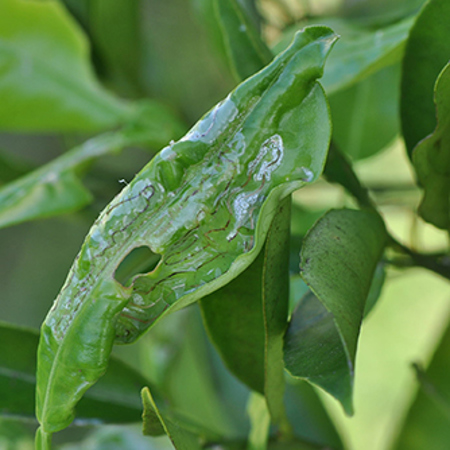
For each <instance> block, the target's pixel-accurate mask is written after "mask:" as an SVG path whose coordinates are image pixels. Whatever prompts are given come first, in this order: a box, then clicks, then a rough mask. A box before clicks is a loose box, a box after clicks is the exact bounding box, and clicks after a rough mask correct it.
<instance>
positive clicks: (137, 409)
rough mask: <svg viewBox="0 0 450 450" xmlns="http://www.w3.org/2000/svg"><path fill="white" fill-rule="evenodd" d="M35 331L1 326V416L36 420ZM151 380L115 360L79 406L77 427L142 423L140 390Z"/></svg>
mask: <svg viewBox="0 0 450 450" xmlns="http://www.w3.org/2000/svg"><path fill="white" fill-rule="evenodd" d="M38 342H39V335H38V333H37V332H36V331H35V330H31V329H27V328H22V327H17V326H13V325H11V324H7V323H2V324H0V416H7V417H16V418H19V419H27V420H35V419H34V409H35V388H36V350H37V347H38ZM146 384H148V381H147V380H146V379H145V378H143V377H142V376H141V375H140V374H138V373H137V372H135V371H134V370H132V369H131V368H129V367H128V366H126V365H125V364H124V363H122V362H121V361H120V360H118V359H115V358H112V359H111V362H110V366H109V370H108V371H107V373H106V374H105V376H104V377H102V378H101V380H100V382H99V383H98V384H97V385H96V386H94V387H93V388H92V389H90V390H89V391H88V392H87V393H86V396H85V398H83V400H82V401H81V402H80V403H79V404H78V407H77V411H76V419H75V424H78V425H83V424H84V425H89V424H95V423H108V422H109V423H127V422H138V421H139V419H140V414H141V404H140V400H139V390H140V389H141V388H142V386H145V385H146Z"/></svg>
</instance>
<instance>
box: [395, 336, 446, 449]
mask: <svg viewBox="0 0 450 450" xmlns="http://www.w3.org/2000/svg"><path fill="white" fill-rule="evenodd" d="M449 364H450V327H448V328H447V330H446V331H445V334H444V336H443V338H442V340H441V342H440V344H439V346H438V348H437V350H436V353H435V354H434V356H433V359H432V361H431V364H430V366H429V367H428V369H427V371H426V372H423V370H422V369H420V367H419V366H417V365H416V366H415V367H416V373H417V375H418V381H419V384H420V389H419V392H418V394H417V397H416V399H415V401H414V403H413V404H412V406H411V409H410V410H409V412H408V415H407V417H406V421H405V424H404V426H403V429H402V430H401V433H400V436H399V438H398V440H397V443H396V445H395V446H393V448H394V449H395V450H422V449H424V448H429V449H433V450H435V449H436V450H445V449H447V448H448V443H449V442H450V383H449V376H448V374H449Z"/></svg>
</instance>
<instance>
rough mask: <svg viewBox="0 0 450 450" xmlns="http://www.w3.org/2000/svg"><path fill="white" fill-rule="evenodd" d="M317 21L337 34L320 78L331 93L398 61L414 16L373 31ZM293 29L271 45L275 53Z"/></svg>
mask: <svg viewBox="0 0 450 450" xmlns="http://www.w3.org/2000/svg"><path fill="white" fill-rule="evenodd" d="M320 23H323V24H325V25H327V26H329V27H330V28H332V29H333V30H335V32H336V33H338V34H339V36H340V39H339V42H338V43H337V44H336V46H335V49H334V50H333V52H332V53H331V55H330V57H329V58H328V60H327V70H326V71H325V74H324V77H323V79H322V84H323V86H324V88H325V90H326V92H327V94H333V93H335V92H338V91H341V90H343V89H346V88H349V87H350V86H352V85H354V84H355V83H357V82H359V81H361V80H363V79H365V78H367V77H368V76H369V75H371V74H373V73H375V72H377V71H379V70H381V69H382V68H384V67H387V66H389V65H391V64H393V63H395V62H397V61H400V59H401V58H402V56H403V50H404V46H405V42H406V39H407V37H408V32H409V30H410V28H411V26H412V25H413V19H411V18H408V19H404V20H402V21H400V22H397V23H394V24H392V25H389V26H387V27H384V28H378V29H375V30H374V29H372V28H365V27H362V26H358V25H356V24H355V23H354V22H352V21H350V20H344V19H338V18H327V19H321V21H320ZM296 29H298V26H297V27H294V28H292V29H289V30H288V31H287V32H285V35H284V36H283V39H282V40H281V41H280V43H279V44H277V45H276V46H275V48H274V50H275V51H276V52H277V51H280V50H281V49H283V48H285V47H286V45H287V44H288V43H289V41H290V39H291V38H292V35H293V33H294V32H295V30H296Z"/></svg>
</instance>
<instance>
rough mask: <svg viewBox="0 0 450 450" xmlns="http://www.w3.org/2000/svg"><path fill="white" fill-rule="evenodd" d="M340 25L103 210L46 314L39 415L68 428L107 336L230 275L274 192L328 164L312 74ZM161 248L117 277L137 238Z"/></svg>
mask: <svg viewBox="0 0 450 450" xmlns="http://www.w3.org/2000/svg"><path fill="white" fill-rule="evenodd" d="M335 39H336V37H335V35H334V34H333V33H332V32H331V30H330V29H328V28H325V27H311V28H307V29H305V30H304V31H303V32H301V33H299V34H297V36H296V38H295V40H294V42H293V44H292V46H291V47H290V48H289V49H287V50H286V51H285V52H284V53H282V54H281V55H279V56H278V57H277V58H275V60H274V61H273V62H272V63H271V64H270V65H269V66H267V67H266V68H265V69H264V70H262V71H260V72H259V73H258V74H256V75H255V76H253V77H251V78H249V79H248V80H247V81H246V82H244V83H242V84H241V85H240V86H238V87H237V88H236V89H235V90H234V91H233V92H232V93H231V94H230V95H229V96H228V97H227V98H226V99H225V100H224V101H223V102H221V103H220V104H219V105H217V106H216V107H215V108H214V109H213V110H212V111H210V112H209V113H208V114H206V115H205V116H204V117H203V118H202V119H201V120H200V121H199V122H198V123H197V125H196V126H195V127H194V128H193V129H192V130H191V131H190V132H189V133H188V134H187V135H186V136H185V137H184V138H182V139H181V140H180V141H179V142H177V143H174V144H171V145H170V146H168V147H166V148H165V149H163V150H162V151H161V152H160V153H159V154H158V155H157V156H156V157H155V158H154V159H153V160H152V161H151V162H150V163H149V164H148V165H147V166H146V167H144V169H143V170H142V171H141V172H140V173H139V174H138V175H137V176H136V178H135V179H134V180H133V181H132V182H131V183H130V184H129V185H128V186H127V187H126V188H125V189H124V190H123V191H122V192H121V193H120V194H119V195H118V196H117V197H116V198H115V199H114V200H113V202H112V203H111V204H110V205H109V206H108V207H107V208H106V209H105V210H104V211H103V213H102V214H101V215H100V217H99V218H98V220H97V221H96V223H95V224H94V226H93V227H92V229H91V231H90V232H89V234H88V236H87V238H86V240H85V242H84V244H83V247H82V249H81V251H80V253H79V255H78V257H77V258H76V260H75V263H74V265H73V267H72V269H71V271H70V273H69V275H68V278H67V281H66V283H65V285H64V287H63V288H62V290H61V293H60V295H59V296H58V298H57V299H56V301H55V304H54V306H53V308H52V309H51V311H50V312H49V314H48V316H47V318H46V320H45V322H44V324H43V326H42V335H41V342H40V346H39V351H38V362H39V367H38V372H37V379H38V386H37V416H38V418H39V421H40V423H41V424H42V429H43V432H44V433H53V432H55V431H57V430H60V429H62V428H65V427H66V426H67V425H68V424H69V423H70V422H71V421H72V419H73V408H74V406H75V405H76V403H77V402H78V401H79V399H80V398H81V396H82V395H83V393H84V392H85V391H86V390H87V389H88V388H89V386H91V385H92V384H94V383H95V382H96V381H97V379H98V378H99V377H100V376H101V375H102V374H103V373H104V372H105V370H106V367H107V363H108V356H109V353H110V351H111V347H112V345H113V341H114V340H116V341H117V342H130V341H133V340H134V339H136V338H137V337H139V336H140V335H141V334H142V333H143V332H144V331H145V330H146V329H148V328H149V327H150V326H151V325H152V324H154V323H155V322H156V321H158V320H160V319H161V318H162V317H163V316H164V315H165V314H167V313H168V312H171V311H175V310H177V309H180V308H183V307H185V306H187V305H189V304H191V303H193V302H195V301H197V300H199V299H200V298H202V297H204V296H205V295H208V294H210V293H212V292H213V291H215V290H217V289H219V288H220V287H222V286H224V285H225V284H227V283H228V282H229V281H231V280H232V279H233V278H235V277H236V276H238V275H239V274H240V273H241V272H242V271H244V270H245V269H246V268H247V267H248V266H249V265H250V264H251V263H252V262H253V261H254V260H255V258H256V256H257V255H258V254H259V252H260V251H261V248H262V246H263V243H264V241H265V238H266V235H267V232H268V229H269V227H270V224H271V223H272V220H273V218H274V215H275V213H276V211H277V206H278V205H279V203H280V201H281V200H282V199H283V198H284V197H287V196H288V195H289V194H290V193H291V192H293V191H294V190H296V189H299V188H300V187H302V186H304V185H305V184H306V183H308V182H311V181H313V180H315V179H316V178H317V177H318V176H319V175H320V173H321V171H322V169H323V164H324V161H325V158H326V153H327V149H328V144H329V139H330V123H329V116H328V107H327V102H326V99H325V94H324V92H323V90H322V88H321V86H320V85H319V84H318V83H317V81H316V79H317V78H318V77H320V76H321V74H322V71H323V64H324V60H325V57H326V56H327V54H328V52H329V51H330V49H331V46H332V45H333V43H334V41H335ZM143 245H146V246H148V247H150V249H151V250H152V252H153V253H157V254H161V255H162V258H161V261H160V263H159V265H158V266H157V268H156V269H155V270H154V271H153V272H150V273H149V274H146V275H141V276H137V277H136V278H135V279H134V281H133V283H132V285H131V286H129V287H124V286H122V285H120V284H119V283H118V282H117V281H115V279H114V272H115V270H116V268H117V266H118V265H119V264H120V262H121V261H122V259H123V258H125V257H126V256H127V254H128V253H129V252H130V251H132V250H133V248H136V247H140V246H143Z"/></svg>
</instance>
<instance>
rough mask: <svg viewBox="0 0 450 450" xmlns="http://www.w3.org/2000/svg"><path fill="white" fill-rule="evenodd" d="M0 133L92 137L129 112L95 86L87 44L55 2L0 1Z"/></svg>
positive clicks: (119, 101) (119, 102) (129, 110)
mask: <svg viewBox="0 0 450 450" xmlns="http://www.w3.org/2000/svg"><path fill="white" fill-rule="evenodd" d="M0 97H1V98H2V102H1V105H0V129H3V130H8V131H28V132H29V131H38V132H42V131H46V132H49V131H50V132H54V131H57V132H61V131H63V132H68V131H77V132H79V131H96V130H101V129H105V128H111V127H113V126H114V125H116V124H118V123H121V122H123V121H124V120H125V119H126V118H127V117H128V115H129V114H130V113H131V112H132V108H131V107H130V106H129V105H127V104H126V103H125V102H123V101H121V100H119V99H117V98H115V97H114V96H113V95H111V94H109V93H108V92H107V91H106V90H104V89H103V88H102V87H101V86H100V85H99V83H98V82H97V81H96V79H95V77H94V75H93V73H92V69H91V67H90V65H89V49H88V43H87V41H86V38H85V36H84V35H83V33H82V32H81V30H80V29H79V28H78V27H77V26H76V24H75V22H74V21H73V20H72V19H71V18H70V16H68V14H67V13H66V12H65V10H64V8H63V7H62V6H61V5H60V4H59V2H56V1H46V2H30V1H24V0H2V14H1V16H0Z"/></svg>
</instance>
